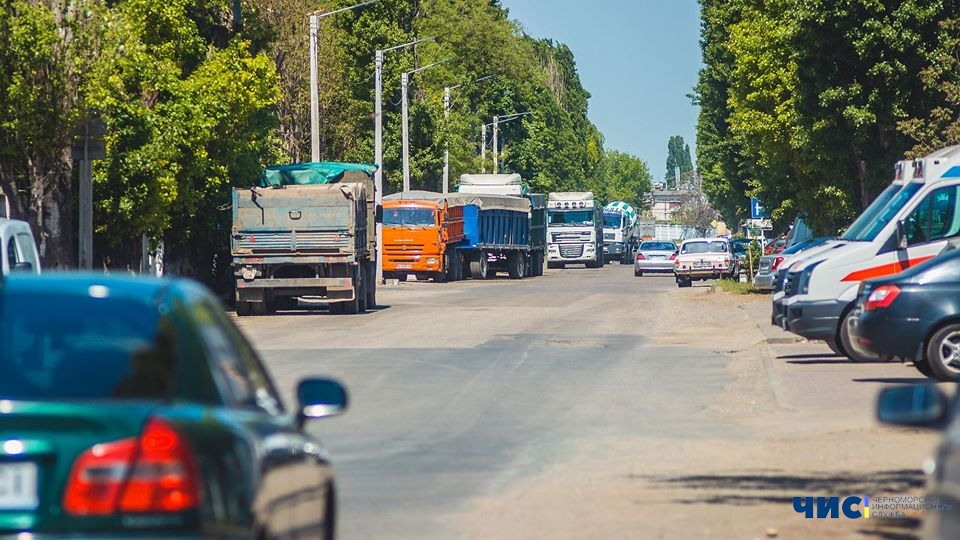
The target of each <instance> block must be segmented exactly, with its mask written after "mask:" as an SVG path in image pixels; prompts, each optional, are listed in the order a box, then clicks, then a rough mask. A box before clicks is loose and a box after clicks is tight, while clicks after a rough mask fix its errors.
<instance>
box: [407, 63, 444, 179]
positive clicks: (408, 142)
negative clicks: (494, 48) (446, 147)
mask: <svg viewBox="0 0 960 540" xmlns="http://www.w3.org/2000/svg"><path fill="white" fill-rule="evenodd" d="M449 60H450V58H444V59H443V60H440V61H439V62H434V63H432V64H427V65H425V66H421V67H418V68H417V69H414V70H412V71H407V72H406V73H404V74H403V75H401V76H400V90H401V93H400V95H401V98H400V99H401V101H402V103H401V105H400V110H401V116H402V119H403V130H402V133H403V190H404V191H410V117H409V111H408V108H409V105H408V101H409V99H408V97H407V94H408V87H409V86H410V76H411V75H415V74H417V73H420V72H421V71H423V70H426V69H430V68H432V67H433V66H437V65H440V64H442V63H444V62H447V61H449Z"/></svg>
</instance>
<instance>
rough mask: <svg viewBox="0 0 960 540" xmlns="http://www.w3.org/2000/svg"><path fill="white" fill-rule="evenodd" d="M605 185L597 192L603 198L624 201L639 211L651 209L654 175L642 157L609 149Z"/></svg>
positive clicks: (604, 173)
mask: <svg viewBox="0 0 960 540" xmlns="http://www.w3.org/2000/svg"><path fill="white" fill-rule="evenodd" d="M603 169H604V170H603V179H604V185H603V186H602V187H601V188H600V189H602V190H603V191H600V192H598V193H596V194H597V196H598V197H600V199H601V200H603V201H606V202H610V201H624V202H628V203H630V204H631V205H632V206H633V207H634V208H636V209H637V210H638V211H643V210H649V209H650V194H651V192H652V191H653V177H652V176H651V174H650V170H649V169H648V168H647V164H646V163H644V162H643V161H642V160H641V159H640V158H638V157H636V156H632V155H630V154H625V153H622V152H618V151H616V150H608V151H607V152H606V154H605V155H604V159H603Z"/></svg>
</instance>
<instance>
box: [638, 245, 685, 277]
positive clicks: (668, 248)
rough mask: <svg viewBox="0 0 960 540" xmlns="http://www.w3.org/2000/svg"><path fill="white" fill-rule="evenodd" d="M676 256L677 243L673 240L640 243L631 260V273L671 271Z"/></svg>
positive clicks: (666, 272)
mask: <svg viewBox="0 0 960 540" xmlns="http://www.w3.org/2000/svg"><path fill="white" fill-rule="evenodd" d="M676 258H677V245H676V244H674V243H673V242H660V241H656V240H648V241H645V242H641V243H640V247H639V249H638V250H637V256H636V259H635V260H634V262H633V275H634V276H637V277H640V276H642V275H643V274H644V272H647V273H651V274H653V273H662V274H672V273H673V261H675V260H676Z"/></svg>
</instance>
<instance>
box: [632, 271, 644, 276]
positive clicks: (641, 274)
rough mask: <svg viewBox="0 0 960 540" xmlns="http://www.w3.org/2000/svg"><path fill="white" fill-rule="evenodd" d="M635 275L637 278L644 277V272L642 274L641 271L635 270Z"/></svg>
mask: <svg viewBox="0 0 960 540" xmlns="http://www.w3.org/2000/svg"><path fill="white" fill-rule="evenodd" d="M633 275H634V276H635V277H643V272H641V271H639V270H634V271H633Z"/></svg>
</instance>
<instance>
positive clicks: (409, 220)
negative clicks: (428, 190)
mask: <svg viewBox="0 0 960 540" xmlns="http://www.w3.org/2000/svg"><path fill="white" fill-rule="evenodd" d="M383 225H384V226H385V227H432V226H434V225H436V219H435V218H434V211H433V210H432V209H430V208H389V209H386V210H385V211H384V212H383Z"/></svg>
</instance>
